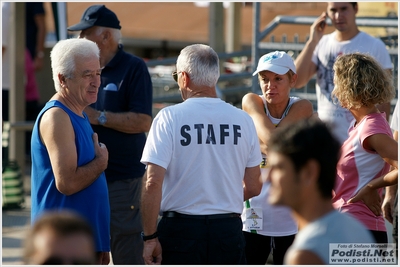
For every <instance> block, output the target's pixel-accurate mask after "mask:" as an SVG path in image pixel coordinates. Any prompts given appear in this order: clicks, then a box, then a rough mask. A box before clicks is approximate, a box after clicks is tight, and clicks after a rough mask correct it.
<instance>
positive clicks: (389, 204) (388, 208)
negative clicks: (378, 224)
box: [382, 184, 397, 224]
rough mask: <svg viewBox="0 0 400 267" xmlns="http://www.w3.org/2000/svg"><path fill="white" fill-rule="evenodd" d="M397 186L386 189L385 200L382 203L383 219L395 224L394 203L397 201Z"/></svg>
mask: <svg viewBox="0 0 400 267" xmlns="http://www.w3.org/2000/svg"><path fill="white" fill-rule="evenodd" d="M396 193H397V184H396V185H392V186H387V187H386V192H385V198H384V199H383V203H382V212H383V217H384V218H385V219H386V220H388V221H389V222H390V223H392V224H393V212H394V201H395V199H396Z"/></svg>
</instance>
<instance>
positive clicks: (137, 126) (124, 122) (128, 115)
mask: <svg viewBox="0 0 400 267" xmlns="http://www.w3.org/2000/svg"><path fill="white" fill-rule="evenodd" d="M85 113H86V114H87V115H88V117H89V120H90V123H91V124H93V125H99V121H98V120H97V119H98V117H99V116H100V111H99V110H95V109H94V108H92V107H90V106H89V107H86V108H85ZM106 117H107V122H106V123H105V124H104V125H103V126H104V127H108V128H111V129H114V130H116V131H120V132H123V133H128V134H135V133H144V132H148V131H149V130H150V126H151V120H152V119H151V116H149V115H147V114H142V113H135V112H121V113H115V112H110V111H106Z"/></svg>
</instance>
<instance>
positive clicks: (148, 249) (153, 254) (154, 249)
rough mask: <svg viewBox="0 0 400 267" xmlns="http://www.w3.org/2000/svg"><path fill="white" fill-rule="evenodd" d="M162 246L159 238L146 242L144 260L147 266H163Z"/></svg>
mask: <svg viewBox="0 0 400 267" xmlns="http://www.w3.org/2000/svg"><path fill="white" fill-rule="evenodd" d="M161 253H162V249H161V244H160V241H158V238H154V239H150V240H147V241H145V242H144V248H143V259H144V263H145V264H147V265H160V264H161V260H162V257H161Z"/></svg>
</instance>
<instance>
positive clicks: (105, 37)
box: [102, 30, 111, 42]
mask: <svg viewBox="0 0 400 267" xmlns="http://www.w3.org/2000/svg"><path fill="white" fill-rule="evenodd" d="M102 35H103V38H102V41H103V42H104V41H108V40H109V39H110V37H111V32H110V31H109V30H104V31H103V33H102Z"/></svg>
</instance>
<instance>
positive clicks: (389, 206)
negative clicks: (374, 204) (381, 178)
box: [382, 130, 399, 224]
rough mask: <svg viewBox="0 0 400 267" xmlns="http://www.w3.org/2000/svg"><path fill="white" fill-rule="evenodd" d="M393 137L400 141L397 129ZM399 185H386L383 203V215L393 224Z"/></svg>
mask: <svg viewBox="0 0 400 267" xmlns="http://www.w3.org/2000/svg"><path fill="white" fill-rule="evenodd" d="M393 138H394V140H396V141H397V142H399V131H396V130H395V131H394V132H393ZM390 170H393V167H391V169H390ZM397 186H398V185H397V184H395V185H391V186H387V187H386V192H385V197H384V199H383V203H382V212H383V217H384V218H385V219H386V220H388V221H389V222H390V223H392V224H393V212H394V202H395V199H396V194H397Z"/></svg>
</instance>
